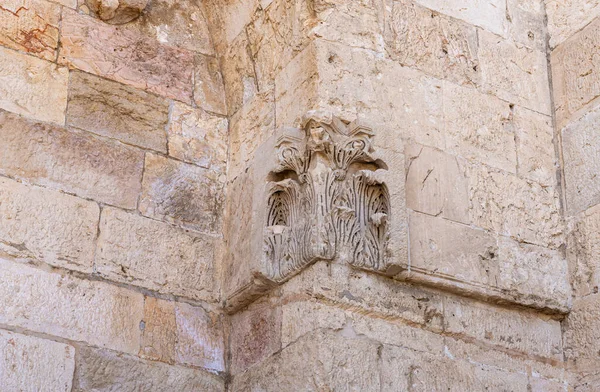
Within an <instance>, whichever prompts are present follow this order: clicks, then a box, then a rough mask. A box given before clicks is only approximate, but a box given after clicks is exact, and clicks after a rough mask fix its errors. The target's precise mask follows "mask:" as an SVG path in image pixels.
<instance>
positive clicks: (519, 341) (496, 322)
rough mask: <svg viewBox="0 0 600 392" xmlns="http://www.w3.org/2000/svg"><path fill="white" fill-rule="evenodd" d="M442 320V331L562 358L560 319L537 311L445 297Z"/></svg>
mask: <svg viewBox="0 0 600 392" xmlns="http://www.w3.org/2000/svg"><path fill="white" fill-rule="evenodd" d="M465 320H469V321H468V322H466V321H465ZM444 323H445V331H446V332H448V333H451V334H460V335H462V336H468V337H470V338H475V339H477V340H478V341H480V342H485V343H488V344H493V345H498V346H501V347H505V348H508V349H512V350H517V351H520V352H523V353H527V354H529V355H538V356H540V357H544V358H550V359H555V360H560V358H562V336H561V326H560V322H559V321H557V320H553V319H551V318H549V317H545V316H543V315H540V314H537V313H529V312H521V311H517V310H515V309H506V308H499V307H494V306H490V304H489V303H482V302H474V301H467V300H465V299H455V298H448V299H447V300H446V303H445V305H444Z"/></svg>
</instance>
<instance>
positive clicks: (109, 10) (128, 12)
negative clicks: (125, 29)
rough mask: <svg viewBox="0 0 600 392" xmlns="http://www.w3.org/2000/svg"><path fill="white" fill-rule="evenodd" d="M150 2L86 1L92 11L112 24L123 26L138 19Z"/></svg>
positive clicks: (126, 0) (125, 0)
mask: <svg viewBox="0 0 600 392" xmlns="http://www.w3.org/2000/svg"><path fill="white" fill-rule="evenodd" d="M148 1H149V0H86V3H87V5H88V7H90V10H91V11H92V12H93V13H94V14H95V15H96V16H97V17H98V18H100V19H102V20H103V21H105V22H106V23H110V24H123V23H127V22H130V21H132V20H134V19H136V18H137V17H138V16H140V14H141V13H142V11H143V10H144V8H146V6H147V5H148Z"/></svg>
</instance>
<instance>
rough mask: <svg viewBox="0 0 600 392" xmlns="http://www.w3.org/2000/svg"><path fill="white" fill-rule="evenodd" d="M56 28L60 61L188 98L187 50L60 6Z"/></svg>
mask: <svg viewBox="0 0 600 392" xmlns="http://www.w3.org/2000/svg"><path fill="white" fill-rule="evenodd" d="M61 32H62V37H61V44H62V47H61V52H60V55H59V62H60V63H61V64H67V65H68V66H69V67H72V68H78V69H80V70H82V71H85V72H89V73H93V74H96V75H99V76H103V77H106V78H108V79H113V80H115V81H117V82H120V83H123V84H128V85H130V86H133V87H136V88H141V89H145V90H148V91H150V92H153V93H156V94H159V95H163V96H167V97H169V98H174V99H177V100H180V101H183V102H186V103H191V100H192V89H193V85H192V74H193V69H194V56H193V54H192V53H191V52H188V51H186V50H183V49H177V48H173V47H170V46H167V45H163V44H161V43H160V42H158V41H156V40H154V39H153V38H149V37H147V36H146V35H144V34H142V33H140V32H139V31H138V32H136V31H135V29H132V28H128V27H117V26H111V25H108V24H106V23H103V22H102V21H99V20H97V19H94V18H91V17H88V16H85V15H81V14H77V13H76V12H73V11H70V10H64V12H63V19H62V24H61Z"/></svg>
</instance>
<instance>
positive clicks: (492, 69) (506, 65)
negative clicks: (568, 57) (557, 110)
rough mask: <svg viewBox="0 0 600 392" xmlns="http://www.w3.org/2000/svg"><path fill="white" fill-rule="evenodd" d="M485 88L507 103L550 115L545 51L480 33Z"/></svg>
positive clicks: (480, 55)
mask: <svg viewBox="0 0 600 392" xmlns="http://www.w3.org/2000/svg"><path fill="white" fill-rule="evenodd" d="M479 61H480V64H481V77H482V88H483V90H484V91H485V92H487V93H491V94H494V95H496V96H498V97H500V98H502V99H504V100H507V101H509V102H512V103H516V104H518V105H522V106H524V107H526V108H528V109H531V110H535V111H537V112H540V113H543V114H547V115H550V114H551V102H550V88H549V84H548V64H547V59H546V52H545V51H543V50H537V49H532V48H528V47H527V46H523V45H522V44H518V43H513V42H511V41H508V40H505V39H504V38H502V37H498V36H497V35H494V34H491V33H488V32H485V31H481V32H480V33H479Z"/></svg>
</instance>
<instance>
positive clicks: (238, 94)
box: [221, 34, 258, 116]
mask: <svg viewBox="0 0 600 392" xmlns="http://www.w3.org/2000/svg"><path fill="white" fill-rule="evenodd" d="M221 64H222V65H223V66H222V68H221V72H223V82H224V85H225V97H226V102H227V113H228V114H229V116H232V115H233V114H235V113H236V112H237V111H238V110H239V109H240V108H241V107H242V106H243V105H245V104H246V103H247V102H248V101H249V100H250V99H251V98H252V97H253V96H254V95H255V94H256V93H257V92H258V85H257V80H256V72H255V70H254V64H253V62H252V54H251V52H250V45H249V43H248V37H247V35H246V34H240V35H239V36H238V37H237V38H236V39H235V40H234V41H233V42H232V43H231V45H229V46H228V47H227V51H226V52H225V53H224V54H223V58H222V59H221Z"/></svg>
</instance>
